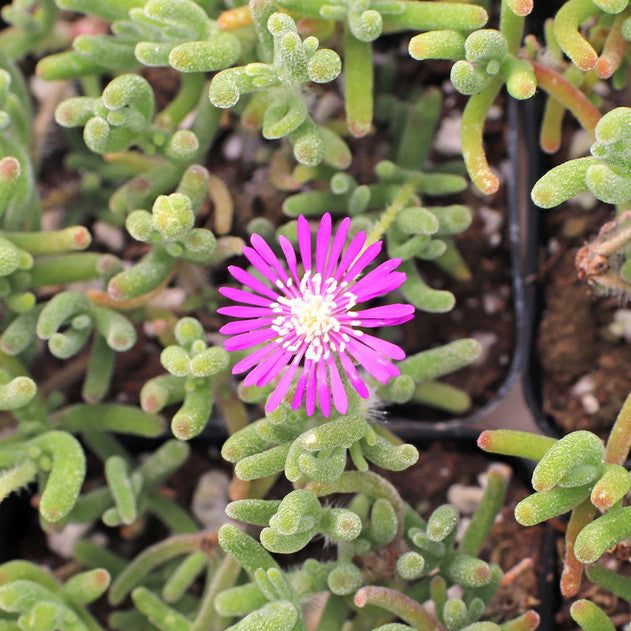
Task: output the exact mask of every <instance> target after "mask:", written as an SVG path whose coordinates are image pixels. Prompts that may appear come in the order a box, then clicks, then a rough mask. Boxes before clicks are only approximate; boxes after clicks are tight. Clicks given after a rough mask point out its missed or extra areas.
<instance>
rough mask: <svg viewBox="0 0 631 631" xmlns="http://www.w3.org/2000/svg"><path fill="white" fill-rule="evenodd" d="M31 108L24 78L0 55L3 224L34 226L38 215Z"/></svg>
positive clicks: (0, 206) (0, 207)
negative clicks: (32, 153)
mask: <svg viewBox="0 0 631 631" xmlns="http://www.w3.org/2000/svg"><path fill="white" fill-rule="evenodd" d="M32 123H33V119H32V111H31V104H30V102H29V99H28V93H27V90H26V85H25V84H24V79H23V78H22V76H21V74H20V72H19V71H18V70H17V67H16V66H15V64H14V63H13V61H11V60H10V59H7V58H5V57H4V55H2V56H0V156H1V159H0V217H1V220H2V225H3V227H4V228H8V229H10V230H17V229H20V228H24V227H27V226H30V227H31V229H37V227H38V226H39V219H40V208H39V199H38V197H37V193H36V184H35V173H34V165H33V162H32V159H31V155H30V144H31V142H32Z"/></svg>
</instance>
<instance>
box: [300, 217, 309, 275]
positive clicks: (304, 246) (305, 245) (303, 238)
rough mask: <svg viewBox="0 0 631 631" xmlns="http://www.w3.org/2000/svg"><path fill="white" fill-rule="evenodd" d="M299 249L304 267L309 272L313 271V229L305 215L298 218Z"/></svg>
mask: <svg viewBox="0 0 631 631" xmlns="http://www.w3.org/2000/svg"><path fill="white" fill-rule="evenodd" d="M298 247H299V248H300V258H301V259H302V265H303V267H304V268H305V272H308V271H310V270H311V228H310V226H309V222H308V221H307V220H306V219H305V218H304V217H303V215H300V217H298Z"/></svg>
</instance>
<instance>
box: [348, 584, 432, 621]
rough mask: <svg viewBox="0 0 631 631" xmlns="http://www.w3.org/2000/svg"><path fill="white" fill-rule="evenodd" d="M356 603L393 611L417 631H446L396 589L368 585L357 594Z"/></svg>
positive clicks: (359, 605) (418, 605)
mask: <svg viewBox="0 0 631 631" xmlns="http://www.w3.org/2000/svg"><path fill="white" fill-rule="evenodd" d="M354 601H355V605H357V606H358V607H365V606H366V605H373V606H375V607H381V608H383V609H386V610H387V611H391V612H392V613H393V614H395V615H397V616H399V618H401V619H402V620H404V621H405V622H407V623H408V624H411V625H412V626H413V627H414V628H415V629H417V631H439V630H443V629H444V627H443V625H441V624H440V622H438V620H436V618H434V617H433V616H430V615H429V614H428V613H427V612H426V611H425V609H423V607H422V606H421V605H420V604H419V603H417V602H416V601H415V600H412V599H411V598H410V597H409V596H406V595H405V594H402V593H401V592H399V591H397V590H395V589H390V588H388V587H377V586H375V585H368V586H366V587H362V588H361V589H360V590H359V591H358V592H357V593H356V594H355V599H354Z"/></svg>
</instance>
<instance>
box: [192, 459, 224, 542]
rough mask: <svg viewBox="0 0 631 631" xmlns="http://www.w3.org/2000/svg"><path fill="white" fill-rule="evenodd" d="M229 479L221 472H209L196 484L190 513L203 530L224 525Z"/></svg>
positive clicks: (214, 528)
mask: <svg viewBox="0 0 631 631" xmlns="http://www.w3.org/2000/svg"><path fill="white" fill-rule="evenodd" d="M229 486H230V478H229V477H228V475H227V474H226V473H224V472H223V471H209V472H208V473H205V474H204V475H203V476H202V477H201V478H200V479H199V482H198V483H197V488H196V489H195V492H194V493H193V501H192V502H191V511H192V512H193V515H195V518H196V519H197V520H198V521H199V523H200V524H202V525H203V526H204V528H206V529H208V530H216V529H217V528H219V527H220V526H221V525H222V524H224V523H226V521H228V520H227V518H226V506H227V505H228V487H229Z"/></svg>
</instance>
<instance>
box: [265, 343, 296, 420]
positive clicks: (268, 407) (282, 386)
mask: <svg viewBox="0 0 631 631" xmlns="http://www.w3.org/2000/svg"><path fill="white" fill-rule="evenodd" d="M301 357H302V353H301V354H300V355H297V356H296V357H295V358H294V360H293V361H292V362H291V364H290V365H289V367H288V368H287V370H286V371H285V374H284V375H283V376H282V377H281V379H280V381H279V382H278V385H277V386H276V389H275V390H274V392H272V394H271V395H270V397H269V398H268V399H267V403H266V404H265V411H266V412H271V411H272V410H275V409H276V408H277V407H278V406H279V405H280V402H281V401H282V400H283V399H284V398H285V395H286V394H287V390H288V389H289V386H290V385H291V382H292V381H293V379H294V375H295V374H296V371H297V370H298V365H299V364H300V359H301Z"/></svg>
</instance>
